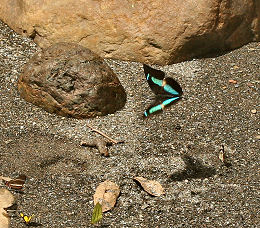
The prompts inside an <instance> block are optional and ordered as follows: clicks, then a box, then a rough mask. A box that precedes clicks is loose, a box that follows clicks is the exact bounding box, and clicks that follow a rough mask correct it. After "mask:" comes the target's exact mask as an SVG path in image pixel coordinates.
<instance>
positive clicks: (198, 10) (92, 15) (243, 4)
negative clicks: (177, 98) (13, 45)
mask: <svg viewBox="0 0 260 228" xmlns="http://www.w3.org/2000/svg"><path fill="white" fill-rule="evenodd" d="M259 12H260V2H259V1H256V0H233V1H230V0H223V1H219V0H197V1H194V0H186V1H183V0H175V1H174V2H172V1H163V0H146V1H134V0H113V1H107V0H98V1H95V0H81V1H74V0H66V1H64V0H56V1H53V0H45V1H38V0H20V1H10V0H1V5H0V19H1V20H3V21H4V22H5V23H7V24H8V25H9V26H10V27H11V28H13V29H14V30H15V31H16V32H18V33H20V34H24V35H26V36H28V37H31V38H33V39H34V41H35V42H36V43H37V44H38V45H40V46H41V47H46V46H49V45H51V44H53V43H57V42H60V41H66V42H71V41H73V42H76V43H79V44H81V45H83V46H85V47H87V48H89V49H90V50H92V51H94V52H95V53H97V54H98V55H100V56H101V57H105V58H115V59H121V60H131V61H138V62H147V63H157V64H161V65H164V64H171V63H176V62H180V61H184V60H188V59H192V58H194V57H198V56H202V55H205V54H208V53H212V52H213V53H216V52H221V51H225V50H229V49H234V48H237V47H241V46H242V45H244V44H246V43H248V42H250V41H253V40H259V37H260V13H259Z"/></svg>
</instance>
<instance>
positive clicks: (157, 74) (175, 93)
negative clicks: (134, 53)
mask: <svg viewBox="0 0 260 228" xmlns="http://www.w3.org/2000/svg"><path fill="white" fill-rule="evenodd" d="M143 67H144V73H145V77H146V80H147V82H148V84H149V86H150V88H151V90H152V91H153V92H154V94H155V95H156V100H155V102H154V103H153V104H152V105H151V106H150V107H149V108H148V109H147V110H146V111H145V112H144V117H147V116H149V115H151V114H155V113H158V112H161V111H163V109H164V108H165V107H166V106H169V105H171V104H173V103H174V102H176V101H178V100H180V99H181V95H182V88H181V87H180V85H179V83H178V82H176V81H175V80H174V79H173V78H168V77H165V73H164V72H163V71H160V70H156V69H153V68H151V67H149V66H147V65H145V64H144V66H143Z"/></svg>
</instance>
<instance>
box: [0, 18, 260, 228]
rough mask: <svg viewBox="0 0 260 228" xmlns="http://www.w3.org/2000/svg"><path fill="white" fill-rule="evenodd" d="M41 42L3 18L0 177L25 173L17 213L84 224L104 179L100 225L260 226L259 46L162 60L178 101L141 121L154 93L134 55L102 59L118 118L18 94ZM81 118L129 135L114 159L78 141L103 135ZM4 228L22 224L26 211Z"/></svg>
mask: <svg viewBox="0 0 260 228" xmlns="http://www.w3.org/2000/svg"><path fill="white" fill-rule="evenodd" d="M37 50H39V48H37V46H36V45H35V44H34V43H33V42H32V41H31V40H30V39H26V38H23V37H21V36H20V35H18V34H16V33H14V32H13V31H12V30H11V29H10V28H9V27H8V26H6V25H5V24H3V23H1V22H0V60H1V61H0V94H1V98H0V156H1V157H0V175H3V176H10V177H16V176H17V175H18V174H20V173H25V174H26V175H27V176H28V180H27V182H26V186H25V189H24V193H23V194H21V193H14V194H15V196H16V198H17V203H18V207H19V210H21V211H23V212H24V213H26V214H32V213H34V214H35V220H34V221H36V222H38V223H40V224H42V227H66V228H67V227H90V226H91V225H90V218H91V214H92V210H93V194H94V192H95V189H96V187H97V186H98V184H99V183H100V182H102V181H104V180H107V179H109V180H112V181H114V182H116V183H117V184H118V185H119V186H120V189H121V195H120V197H119V198H118V201H117V204H116V206H115V208H114V209H113V210H111V211H109V212H107V213H105V214H104V215H103V220H102V223H101V224H102V226H103V227H259V226H260V216H259V213H260V212H259V211H260V197H259V192H260V191H259V190H260V189H259V188H260V187H259V156H258V155H259V139H260V132H259V112H260V111H259V90H258V89H259V75H260V43H251V44H248V45H246V46H244V47H242V48H240V49H237V50H234V51H231V52H229V53H226V54H223V55H220V56H214V57H209V58H202V59H196V60H192V61H187V62H184V63H179V64H174V65H170V66H165V67H158V68H160V69H162V70H164V71H165V72H166V73H167V74H168V75H171V74H172V73H174V72H176V73H178V77H177V78H176V77H175V78H176V79H177V80H178V81H179V83H180V84H181V86H182V88H183V91H184V99H182V100H181V101H180V102H178V103H177V104H175V105H173V106H171V107H170V108H168V109H167V110H166V111H165V112H164V113H162V114H159V115H155V116H152V117H151V118H148V119H145V120H143V119H142V118H141V116H142V113H143V111H144V110H145V108H146V107H147V106H149V104H150V102H151V101H152V99H153V94H152V92H151V91H150V89H149V87H148V84H147V83H146V81H145V78H144V74H143V69H142V64H140V63H133V62H125V61H114V60H107V63H108V64H109V65H110V66H111V68H112V69H113V70H114V71H115V72H116V73H117V75H118V77H119V79H120V81H121V83H122V85H123V86H124V87H125V89H126V92H127V96H128V97H127V103H126V105H125V107H124V108H123V109H122V110H121V111H118V112H116V113H115V114H112V115H108V116H105V117H98V118H94V119H89V120H75V119H68V118H64V117H59V116H55V115H53V114H49V113H47V112H45V111H43V110H41V109H40V108H38V107H36V106H33V105H32V104H29V103H27V102H25V101H24V100H23V99H21V98H20V97H19V94H18V92H17V78H18V76H19V74H20V73H21V71H22V67H23V65H24V64H25V63H26V62H27V61H28V60H29V58H30V57H31V56H32V55H33V54H34V53H35V52H36V51H37ZM230 79H233V80H236V81H237V84H232V83H229V80H230ZM86 123H87V124H90V125H91V126H93V127H95V128H97V129H99V130H101V131H103V132H105V133H106V134H108V135H110V136H111V137H112V138H114V139H117V140H124V141H125V143H124V144H118V145H113V146H112V147H110V148H109V153H110V157H109V158H105V157H102V156H100V154H99V152H98V151H97V149H95V148H85V147H81V146H80V142H81V141H84V140H86V139H87V140H91V139H95V138H97V137H100V136H98V135H97V134H95V133H93V132H91V131H90V129H89V128H87V126H86ZM222 146H224V150H225V153H226V155H227V161H228V163H227V164H223V163H222V162H221V161H220V159H219V158H218V156H219V151H220V149H221V148H222ZM134 176H143V177H145V178H148V179H153V180H157V181H159V182H160V183H161V184H162V185H163V187H164V188H165V194H164V195H163V196H161V197H152V196H150V195H148V194H147V193H146V192H144V191H143V190H142V189H141V188H140V186H138V185H137V184H136V183H135V182H134V181H133V179H132V178H133V177H134ZM11 227H24V224H23V223H22V221H21V218H19V217H18V216H14V217H12V219H11Z"/></svg>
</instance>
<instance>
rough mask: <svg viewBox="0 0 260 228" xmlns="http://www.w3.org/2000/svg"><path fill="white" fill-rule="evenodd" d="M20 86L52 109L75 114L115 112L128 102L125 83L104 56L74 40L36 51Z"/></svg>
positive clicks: (27, 97) (32, 99) (29, 96)
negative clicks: (101, 56)
mask: <svg viewBox="0 0 260 228" xmlns="http://www.w3.org/2000/svg"><path fill="white" fill-rule="evenodd" d="M18 90H19V92H20V94H21V96H22V97H23V98H24V99H25V100H26V101H29V102H31V103H33V104H35V105H38V106H40V107H42V108H43V109H45V110H46V111H48V112H50V113H56V114H59V115H62V116H69V117H75V118H90V117H94V116H100V115H106V114H109V113H114V112H115V111H117V110H118V109H120V108H122V107H123V106H124V104H125V102H126V93H125V90H124V88H123V86H122V85H121V84H120V82H119V80H118V78H117V76H116V75H115V73H114V72H113V71H112V70H111V68H110V67H109V66H108V65H107V64H106V63H105V62H104V61H103V60H102V58H100V57H99V56H98V55H96V54H95V53H93V52H92V51H90V50H89V49H87V48H85V47H82V46H80V45H78V44H72V43H58V44H55V45H53V46H51V47H49V48H47V49H45V50H43V51H42V52H38V53H36V54H35V55H34V56H33V57H32V59H31V60H30V61H29V62H28V63H27V64H26V65H25V68H24V72H23V73H22V74H21V76H20V78H19V81H18Z"/></svg>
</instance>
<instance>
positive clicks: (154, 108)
mask: <svg viewBox="0 0 260 228" xmlns="http://www.w3.org/2000/svg"><path fill="white" fill-rule="evenodd" d="M180 99H181V97H178V96H176V97H163V96H157V97H156V100H155V101H154V102H153V103H152V104H151V105H150V106H149V107H148V108H147V109H146V110H145V112H144V117H148V116H149V115H152V114H156V113H159V112H162V111H163V110H164V108H165V107H167V106H170V105H172V104H173V103H175V102H177V101H178V100H180Z"/></svg>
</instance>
